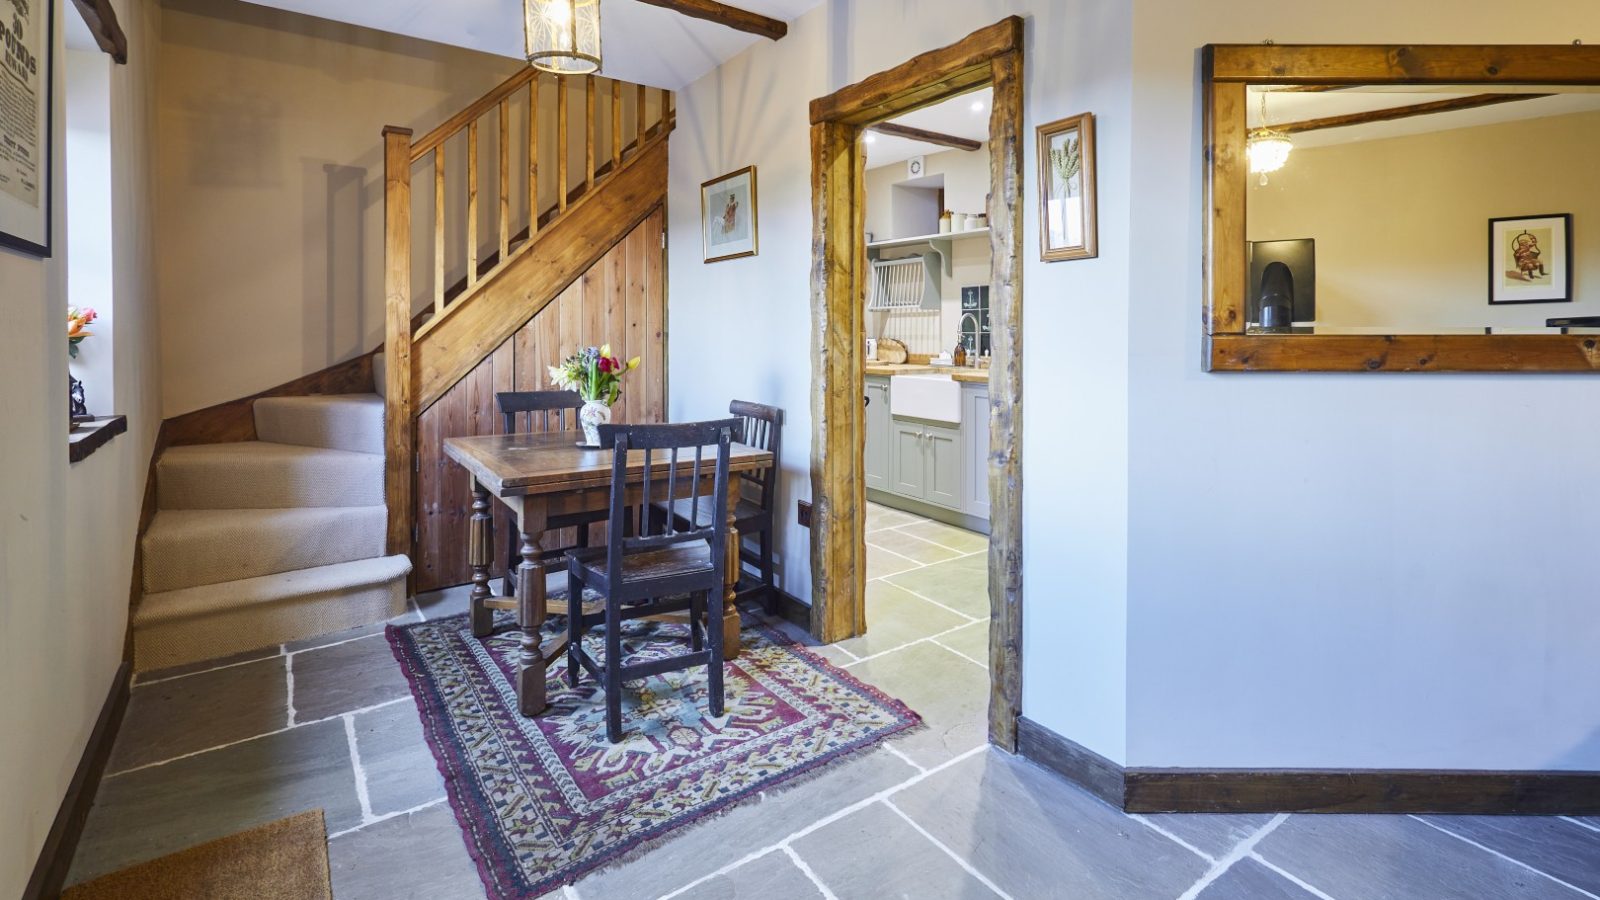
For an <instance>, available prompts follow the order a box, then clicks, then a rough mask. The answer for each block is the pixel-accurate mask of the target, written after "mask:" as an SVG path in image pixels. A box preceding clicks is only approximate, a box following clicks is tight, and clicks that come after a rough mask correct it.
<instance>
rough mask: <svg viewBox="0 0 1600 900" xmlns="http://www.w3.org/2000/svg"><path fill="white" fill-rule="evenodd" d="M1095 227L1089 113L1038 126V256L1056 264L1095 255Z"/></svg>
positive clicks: (1091, 135) (1097, 254)
mask: <svg viewBox="0 0 1600 900" xmlns="http://www.w3.org/2000/svg"><path fill="white" fill-rule="evenodd" d="M1096 229H1097V226H1096V223H1095V196H1094V115H1093V114H1092V113H1084V114H1083V115H1080V116H1072V117H1070V118H1066V119H1062V120H1060V121H1059V122H1051V123H1050V124H1048V125H1040V126H1039V243H1040V244H1041V248H1040V257H1041V258H1042V259H1043V260H1044V261H1045V262H1058V261H1060V260H1064V259H1092V258H1094V257H1096V256H1099V255H1100V250H1099V240H1098V237H1099V236H1098V234H1097V230H1096Z"/></svg>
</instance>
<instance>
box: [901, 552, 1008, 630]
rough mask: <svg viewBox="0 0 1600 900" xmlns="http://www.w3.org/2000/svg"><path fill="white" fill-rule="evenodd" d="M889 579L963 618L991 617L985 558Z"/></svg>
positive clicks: (906, 572) (966, 558) (957, 561)
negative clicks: (946, 607)
mask: <svg viewBox="0 0 1600 900" xmlns="http://www.w3.org/2000/svg"><path fill="white" fill-rule="evenodd" d="M886 577H887V580H888V582H889V583H890V584H893V585H895V586H897V587H902V588H905V589H906V590H908V591H911V592H912V593H914V594H917V595H918V596H921V597H926V598H927V599H929V600H932V601H933V602H935V603H939V604H942V605H944V606H948V607H950V608H951V609H953V610H955V611H956V612H959V613H961V614H962V615H966V616H970V617H972V618H974V619H987V618H988V617H989V561H988V558H987V557H985V556H982V555H979V556H963V557H960V558H958V559H952V560H949V561H947V562H941V563H934V564H933V565H931V566H924V567H923V568H920V569H911V570H902V571H900V572H895V573H892V574H890V575H888V576H886Z"/></svg>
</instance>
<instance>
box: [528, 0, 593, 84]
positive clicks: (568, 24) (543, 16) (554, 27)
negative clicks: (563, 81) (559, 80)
mask: <svg viewBox="0 0 1600 900" xmlns="http://www.w3.org/2000/svg"><path fill="white" fill-rule="evenodd" d="M522 14H523V24H524V30H525V34H526V37H527V48H528V63H529V64H530V65H532V66H533V67H534V68H537V69H543V70H544V71H546V72H554V73H556V74H558V75H593V74H594V73H596V72H598V71H600V0H522Z"/></svg>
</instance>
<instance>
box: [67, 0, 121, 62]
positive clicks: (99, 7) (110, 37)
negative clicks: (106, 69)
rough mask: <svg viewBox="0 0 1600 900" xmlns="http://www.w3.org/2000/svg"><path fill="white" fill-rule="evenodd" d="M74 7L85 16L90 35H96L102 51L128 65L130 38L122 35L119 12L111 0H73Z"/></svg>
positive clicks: (96, 41)
mask: <svg viewBox="0 0 1600 900" xmlns="http://www.w3.org/2000/svg"><path fill="white" fill-rule="evenodd" d="M72 5H73V6H76V7H77V8H78V13H79V14H80V15H82V16H83V21H84V22H85V24H87V25H88V26H89V33H90V34H93V35H94V42H95V43H96V44H99V45H100V49H101V50H104V51H105V52H107V53H109V54H111V58H112V59H113V60H116V61H117V62H118V63H119V64H122V65H126V64H127V62H128V36H127V35H126V34H123V33H122V25H121V23H119V22H118V21H117V11H116V9H114V8H113V7H112V6H111V0H72Z"/></svg>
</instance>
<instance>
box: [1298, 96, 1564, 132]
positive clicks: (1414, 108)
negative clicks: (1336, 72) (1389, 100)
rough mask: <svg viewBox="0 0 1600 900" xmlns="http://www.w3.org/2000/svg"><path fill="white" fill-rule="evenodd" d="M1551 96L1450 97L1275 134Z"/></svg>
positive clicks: (1301, 125)
mask: <svg viewBox="0 0 1600 900" xmlns="http://www.w3.org/2000/svg"><path fill="white" fill-rule="evenodd" d="M1549 96H1552V95H1550V94H1474V95H1473V96H1471V97H1452V98H1450V99H1448V100H1434V101H1432V102H1429V103H1417V104H1414V105H1411V106H1395V107H1391V108H1389V109H1374V110H1370V111H1368V112H1359V113H1350V114H1348V115H1343V116H1328V117H1327V118H1323V119H1306V120H1304V121H1300V122H1290V123H1288V124H1286V125H1278V126H1275V127H1276V128H1277V130H1278V131H1282V132H1284V133H1285V134H1300V133H1301V132H1306V131H1322V130H1324V129H1328V128H1348V127H1350V126H1352V125H1369V124H1371V123H1373V122H1393V121H1395V120H1397V119H1409V118H1411V117H1412V116H1429V115H1434V114H1436V113H1445V112H1456V111H1458V110H1463V109H1479V108H1481V107H1485V106H1498V105H1500V104H1501V103H1516V102H1518V101H1521V100H1538V99H1539V98H1541V97H1549Z"/></svg>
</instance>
